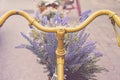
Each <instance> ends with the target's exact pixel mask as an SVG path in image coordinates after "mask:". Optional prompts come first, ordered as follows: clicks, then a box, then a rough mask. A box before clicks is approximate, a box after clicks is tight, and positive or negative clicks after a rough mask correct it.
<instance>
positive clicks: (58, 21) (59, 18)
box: [52, 13, 62, 24]
mask: <svg viewBox="0 0 120 80" xmlns="http://www.w3.org/2000/svg"><path fill="white" fill-rule="evenodd" d="M52 21H53V23H57V24H58V23H59V24H60V23H61V21H62V19H61V17H60V13H56V15H55V17H54V18H53V20H52Z"/></svg>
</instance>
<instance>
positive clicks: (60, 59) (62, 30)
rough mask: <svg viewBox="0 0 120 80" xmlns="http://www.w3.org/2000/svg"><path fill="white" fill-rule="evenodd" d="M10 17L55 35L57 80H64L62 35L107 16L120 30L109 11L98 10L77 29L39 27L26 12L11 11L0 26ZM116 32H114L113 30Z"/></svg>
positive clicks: (0, 19) (113, 15)
mask: <svg viewBox="0 0 120 80" xmlns="http://www.w3.org/2000/svg"><path fill="white" fill-rule="evenodd" d="M12 15H21V16H23V17H24V18H26V19H27V20H28V21H29V23H30V24H31V25H34V26H35V27H36V28H37V29H39V30H42V31H44V32H51V33H56V34H57V38H58V47H57V50H56V55H57V75H58V80H64V56H65V49H64V35H65V34H66V33H72V32H77V31H80V30H82V29H83V28H85V27H86V26H87V25H88V24H89V23H91V22H92V21H93V20H94V19H95V18H96V17H98V16H101V15H108V16H109V17H110V18H111V19H112V20H114V22H116V24H117V26H118V27H119V28H120V17H119V16H117V15H116V13H115V12H112V11H110V10H100V11H97V12H95V13H93V14H92V15H91V16H90V17H88V19H86V20H85V21H84V22H83V23H82V24H81V25H79V26H78V27H54V28H53V27H52V28H50V27H43V26H41V25H40V24H39V23H38V21H37V20H36V19H34V18H31V17H30V16H29V15H28V14H27V13H26V12H24V11H16V10H11V11H9V12H7V13H6V14H5V15H3V16H2V17H1V18H0V26H2V25H3V23H4V22H5V21H6V19H7V18H8V17H10V16H12ZM115 32H116V30H115ZM116 37H117V40H118V45H119V46H120V36H119V35H118V34H116Z"/></svg>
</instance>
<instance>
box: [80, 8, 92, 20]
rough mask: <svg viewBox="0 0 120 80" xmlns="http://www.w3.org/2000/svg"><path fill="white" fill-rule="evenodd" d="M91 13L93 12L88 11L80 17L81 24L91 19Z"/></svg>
mask: <svg viewBox="0 0 120 80" xmlns="http://www.w3.org/2000/svg"><path fill="white" fill-rule="evenodd" d="M90 13H91V10H87V11H85V12H83V13H82V14H81V17H80V22H83V21H85V20H86V19H87V18H88V17H89V14H90Z"/></svg>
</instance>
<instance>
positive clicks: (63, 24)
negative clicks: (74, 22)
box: [61, 16, 69, 26]
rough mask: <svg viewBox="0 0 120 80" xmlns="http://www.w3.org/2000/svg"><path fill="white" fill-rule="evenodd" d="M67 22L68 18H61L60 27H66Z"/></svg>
mask: <svg viewBox="0 0 120 80" xmlns="http://www.w3.org/2000/svg"><path fill="white" fill-rule="evenodd" d="M68 20H69V17H68V16H67V17H65V18H62V21H61V25H62V26H65V25H67V24H68Z"/></svg>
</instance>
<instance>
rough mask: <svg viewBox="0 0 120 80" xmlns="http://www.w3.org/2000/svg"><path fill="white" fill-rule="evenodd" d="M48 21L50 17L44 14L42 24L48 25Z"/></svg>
mask: <svg viewBox="0 0 120 80" xmlns="http://www.w3.org/2000/svg"><path fill="white" fill-rule="evenodd" d="M47 23H48V18H47V16H43V19H42V25H43V26H44V25H47Z"/></svg>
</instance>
